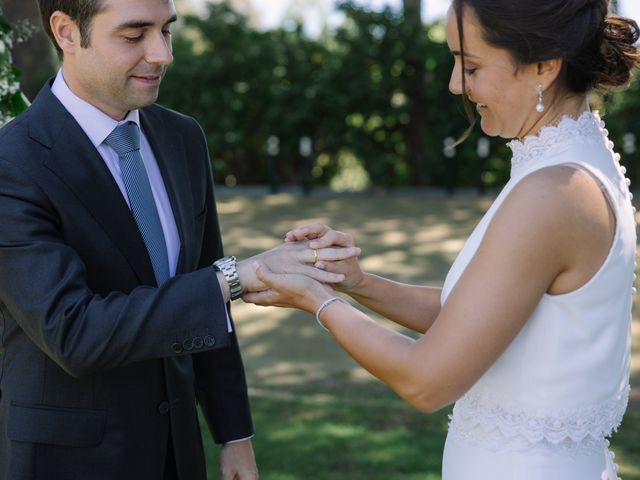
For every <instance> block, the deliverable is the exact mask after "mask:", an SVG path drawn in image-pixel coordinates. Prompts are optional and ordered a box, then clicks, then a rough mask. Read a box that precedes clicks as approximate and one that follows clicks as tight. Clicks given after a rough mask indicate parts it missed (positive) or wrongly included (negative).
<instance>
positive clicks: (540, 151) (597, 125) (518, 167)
mask: <svg viewBox="0 0 640 480" xmlns="http://www.w3.org/2000/svg"><path fill="white" fill-rule="evenodd" d="M608 133H609V132H607V131H606V130H605V124H604V122H603V121H602V120H601V119H600V114H599V113H598V112H584V113H583V114H582V115H580V117H578V119H575V118H572V117H570V116H567V115H565V116H564V117H562V119H561V120H560V123H558V124H557V125H548V126H545V127H542V129H541V130H540V132H539V133H538V135H536V136H528V137H525V138H524V140H522V141H520V140H517V139H516V140H512V141H510V142H509V143H507V146H508V147H509V148H510V149H511V150H512V152H513V158H512V159H511V176H512V177H513V176H515V175H516V174H518V173H520V172H521V171H523V170H525V169H526V168H528V167H529V166H530V165H532V164H533V163H534V162H535V160H536V159H541V158H544V154H545V153H546V152H547V151H548V150H549V149H550V148H551V147H553V146H554V145H556V144H558V143H561V142H563V141H566V139H567V138H576V137H589V136H594V135H596V136H598V135H600V136H604V137H606V136H607V135H608Z"/></svg>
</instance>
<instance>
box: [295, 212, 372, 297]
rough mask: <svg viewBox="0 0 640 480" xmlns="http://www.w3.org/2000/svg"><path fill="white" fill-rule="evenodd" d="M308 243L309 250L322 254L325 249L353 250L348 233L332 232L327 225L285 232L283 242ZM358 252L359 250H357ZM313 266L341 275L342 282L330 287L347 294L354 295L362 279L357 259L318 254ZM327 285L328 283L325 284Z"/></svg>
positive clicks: (332, 284)
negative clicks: (332, 257)
mask: <svg viewBox="0 0 640 480" xmlns="http://www.w3.org/2000/svg"><path fill="white" fill-rule="evenodd" d="M304 241H309V242H308V244H309V248H311V249H314V250H317V251H318V252H322V251H323V250H325V249H336V248H355V243H354V240H353V237H352V236H351V235H349V234H348V233H344V232H340V231H338V230H333V229H332V228H331V227H329V226H328V225H322V224H319V223H316V224H312V225H305V226H304V227H298V228H294V229H293V230H291V231H290V232H287V234H286V236H285V242H287V243H289V242H304ZM358 250H360V249H358ZM314 266H315V267H316V268H318V269H320V270H324V271H326V272H330V273H336V274H342V275H343V276H344V280H342V281H340V282H331V286H332V287H333V288H334V289H335V290H338V291H340V292H344V293H347V294H352V293H356V291H357V290H358V286H359V285H360V283H361V282H362V280H363V279H364V273H363V271H362V270H361V269H360V265H359V264H358V257H357V256H353V257H349V258H343V259H331V258H327V257H325V256H324V255H322V254H319V258H318V261H316V262H315V264H314ZM327 283H329V282H327Z"/></svg>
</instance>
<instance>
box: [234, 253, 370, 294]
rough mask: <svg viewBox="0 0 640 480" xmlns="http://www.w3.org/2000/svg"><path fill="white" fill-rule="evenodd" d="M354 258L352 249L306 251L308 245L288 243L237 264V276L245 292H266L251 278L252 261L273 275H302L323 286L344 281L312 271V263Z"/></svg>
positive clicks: (256, 279) (317, 270)
mask: <svg viewBox="0 0 640 480" xmlns="http://www.w3.org/2000/svg"><path fill="white" fill-rule="evenodd" d="M358 255H360V249H359V248H357V247H353V246H352V247H341V246H337V247H330V248H323V249H322V250H316V249H312V248H310V247H309V242H308V241H302V242H288V243H284V244H282V245H279V246H277V247H275V248H272V249H271V250H268V251H266V252H263V253H260V254H258V255H255V256H253V257H251V258H249V259H247V260H243V261H241V262H239V263H238V274H239V276H240V282H241V283H242V286H243V288H244V291H245V292H253V291H259V290H264V289H266V288H267V287H266V286H265V285H264V284H263V283H262V282H260V280H259V279H258V278H257V277H256V275H255V270H254V268H253V266H252V264H253V263H254V262H256V261H258V262H260V263H263V264H265V265H266V266H267V267H268V269H269V270H270V271H273V272H276V273H295V274H303V275H307V276H309V277H311V278H313V279H315V280H318V281H320V282H323V283H339V282H342V281H343V280H344V276H343V275H342V274H340V273H339V272H331V271H325V270H322V269H319V268H316V267H314V263H317V262H318V261H320V260H323V261H324V260H329V261H342V260H345V259H348V258H352V257H357V256H358Z"/></svg>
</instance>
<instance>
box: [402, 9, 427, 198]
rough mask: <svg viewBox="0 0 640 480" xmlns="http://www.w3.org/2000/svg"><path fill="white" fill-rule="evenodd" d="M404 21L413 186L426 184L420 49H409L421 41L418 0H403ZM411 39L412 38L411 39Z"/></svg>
mask: <svg viewBox="0 0 640 480" xmlns="http://www.w3.org/2000/svg"><path fill="white" fill-rule="evenodd" d="M402 5H403V8H404V21H405V22H406V23H407V25H408V26H409V27H410V28H409V31H411V32H412V34H411V37H410V38H409V39H408V43H407V46H408V52H407V58H406V61H407V67H408V70H409V72H410V74H409V75H408V77H407V79H406V83H405V93H406V95H407V98H408V105H409V124H408V125H407V147H408V152H409V165H410V168H411V173H412V183H413V185H414V186H424V185H425V184H426V178H427V172H426V162H425V152H424V150H425V149H424V137H423V135H424V130H425V118H426V110H425V98H424V84H425V65H424V62H425V59H424V58H422V51H421V49H415V50H414V51H413V52H415V53H413V52H412V50H411V45H412V44H415V45H419V44H421V41H420V36H421V35H424V29H423V25H422V14H421V12H422V0H403V2H402ZM412 40H413V41H412Z"/></svg>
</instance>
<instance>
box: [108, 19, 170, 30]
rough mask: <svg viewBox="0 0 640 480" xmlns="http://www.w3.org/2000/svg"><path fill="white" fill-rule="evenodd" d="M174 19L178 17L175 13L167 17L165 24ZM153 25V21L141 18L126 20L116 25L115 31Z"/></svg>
mask: <svg viewBox="0 0 640 480" xmlns="http://www.w3.org/2000/svg"><path fill="white" fill-rule="evenodd" d="M176 20H178V17H177V16H176V15H172V16H171V18H169V20H167V21H166V22H165V25H168V24H170V23H173V22H175V21H176ZM153 25H154V23H153V22H147V21H143V20H133V21H131V22H126V23H123V24H121V25H118V27H117V28H116V31H120V30H129V29H135V28H147V27H152V26H153Z"/></svg>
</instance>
